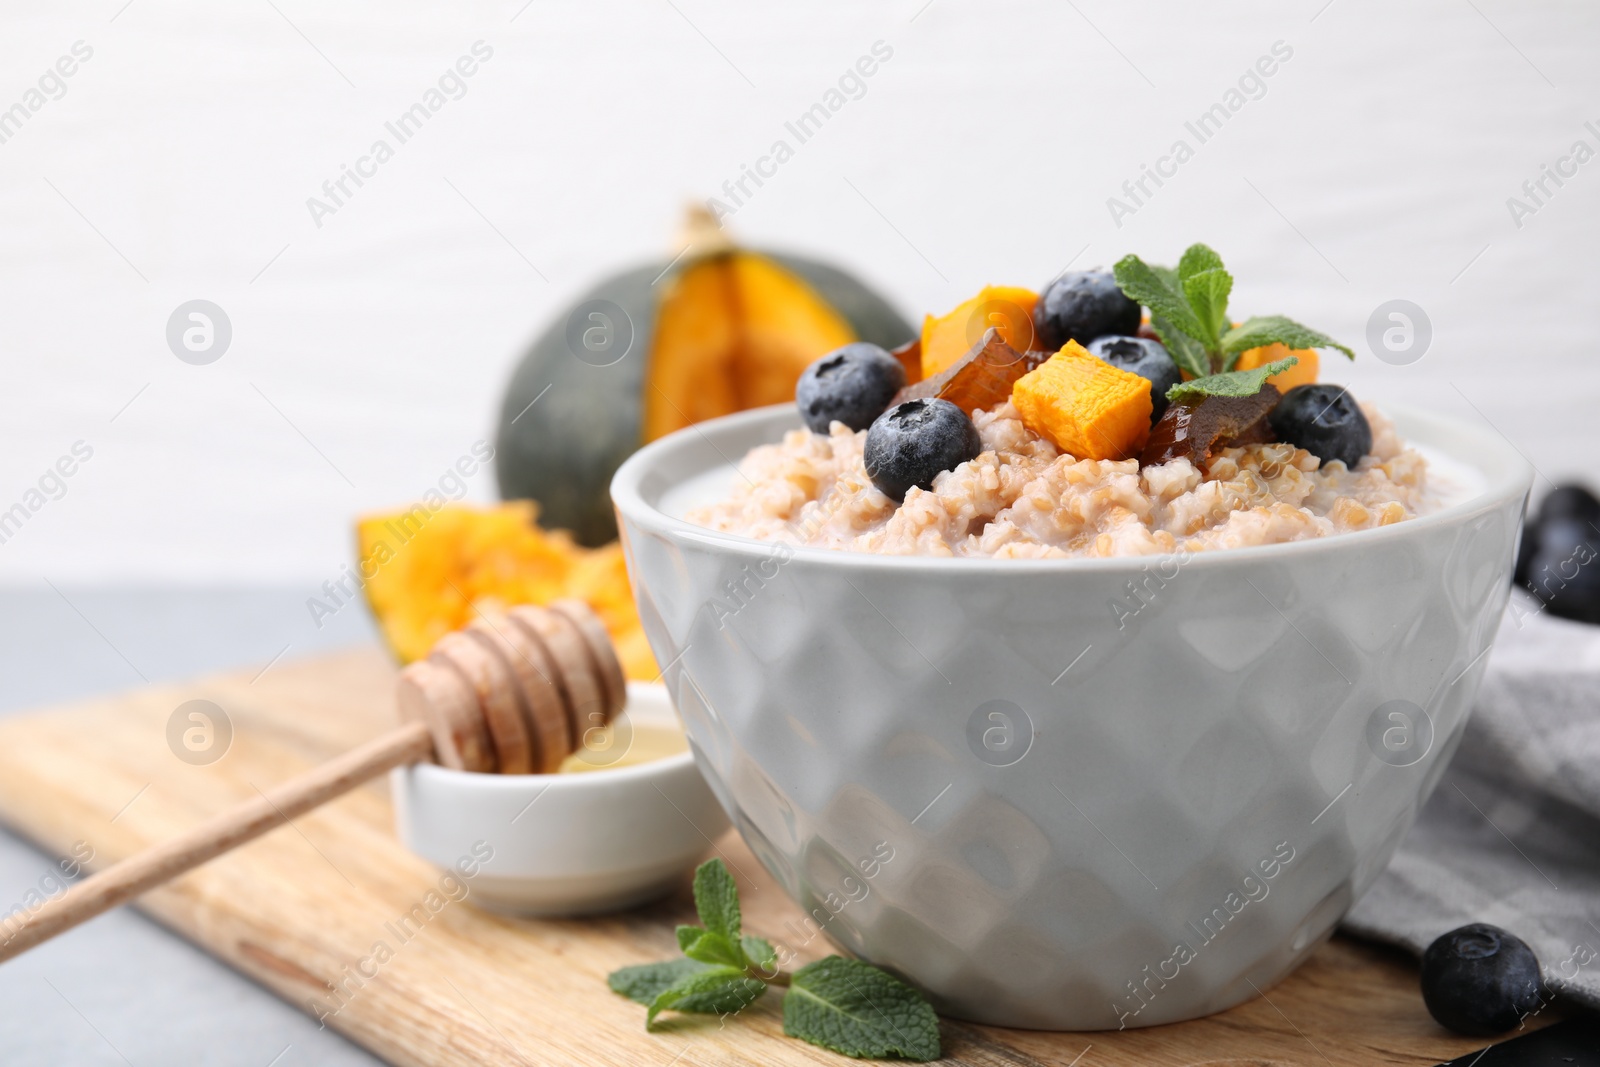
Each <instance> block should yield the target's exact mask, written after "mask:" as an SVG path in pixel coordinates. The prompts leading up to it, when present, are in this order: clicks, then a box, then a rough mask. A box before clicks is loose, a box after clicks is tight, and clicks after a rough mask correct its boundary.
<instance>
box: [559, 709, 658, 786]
mask: <svg viewBox="0 0 1600 1067" xmlns="http://www.w3.org/2000/svg"><path fill="white" fill-rule="evenodd" d="M688 750H689V741H688V738H686V737H684V735H683V731H682V730H680V729H678V728H677V727H676V726H667V725H661V724H657V723H633V722H630V721H628V719H627V718H626V717H624V718H622V719H620V720H617V721H615V722H611V723H608V724H606V725H605V726H597V727H594V728H593V729H590V730H588V731H586V732H585V733H584V736H583V747H581V748H579V749H578V751H576V752H574V753H573V754H572V755H570V756H568V757H567V758H566V759H564V760H562V761H561V767H560V769H559V770H558V771H557V773H559V774H580V773H583V772H587V771H606V770H612V769H614V768H617V767H636V766H638V765H639V764H641V763H651V762H654V761H655V760H659V759H666V758H667V757H668V756H676V755H678V754H679V753H681V752H687V751H688Z"/></svg>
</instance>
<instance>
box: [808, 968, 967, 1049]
mask: <svg viewBox="0 0 1600 1067" xmlns="http://www.w3.org/2000/svg"><path fill="white" fill-rule="evenodd" d="M783 1032H784V1033H786V1034H788V1035H789V1036H790V1037H798V1038H800V1039H801V1040H802V1041H809V1042H811V1043H812V1044H813V1045H821V1046H822V1047H823V1048H829V1049H832V1050H833V1051H835V1052H842V1053H843V1054H844V1055H846V1056H855V1057H857V1058H863V1059H887V1058H889V1057H898V1058H903V1059H908V1060H917V1061H927V1060H933V1059H938V1058H939V1019H938V1017H937V1016H936V1015H934V1013H933V1009H932V1008H931V1007H929V1006H928V1002H927V1001H925V1000H923V999H922V994H920V993H918V992H917V991H916V990H915V989H913V988H911V987H910V986H908V985H906V984H905V983H904V982H902V981H900V980H899V979H898V978H894V977H891V976H890V975H887V974H885V973H884V972H882V971H880V970H878V969H877V968H876V967H873V966H871V965H870V964H866V963H862V962H861V961H860V960H852V959H845V958H844V957H843V956H829V957H828V958H827V959H823V960H818V961H817V962H816V963H812V964H808V965H806V966H805V967H802V968H800V969H799V970H798V971H796V972H795V973H794V978H793V979H792V980H791V982H790V984H789V992H788V993H786V994H784V998H783Z"/></svg>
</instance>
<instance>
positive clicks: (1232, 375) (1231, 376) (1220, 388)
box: [1167, 356, 1300, 404]
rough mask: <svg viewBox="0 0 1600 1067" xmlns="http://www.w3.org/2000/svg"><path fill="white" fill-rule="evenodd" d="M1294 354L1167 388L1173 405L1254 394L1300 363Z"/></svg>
mask: <svg viewBox="0 0 1600 1067" xmlns="http://www.w3.org/2000/svg"><path fill="white" fill-rule="evenodd" d="M1299 362H1300V360H1299V359H1297V358H1295V357H1294V356H1290V357H1289V358H1288V359H1279V360H1274V361H1273V362H1271V363H1268V364H1265V365H1264V366H1260V367H1257V368H1255V369H1254V370H1230V371H1223V372H1222V373H1221V374H1211V375H1207V376H1206V377H1204V378H1196V379H1195V380H1194V381H1192V382H1179V383H1178V384H1177V385H1174V386H1173V387H1172V388H1171V389H1168V390H1167V399H1168V400H1169V401H1171V402H1172V403H1174V404H1193V403H1196V402H1198V401H1200V400H1204V399H1205V398H1206V397H1208V396H1255V395H1256V394H1257V393H1259V392H1261V387H1262V386H1264V385H1266V384H1267V379H1268V378H1270V377H1272V376H1273V375H1274V374H1281V373H1283V372H1284V371H1286V370H1288V369H1289V368H1290V367H1292V366H1294V365H1295V364H1296V363H1299Z"/></svg>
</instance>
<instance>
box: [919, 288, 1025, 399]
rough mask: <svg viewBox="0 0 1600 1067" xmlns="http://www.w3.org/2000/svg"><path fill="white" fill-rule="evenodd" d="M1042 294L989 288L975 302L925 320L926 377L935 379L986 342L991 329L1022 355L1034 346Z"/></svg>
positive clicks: (974, 299) (924, 365)
mask: <svg viewBox="0 0 1600 1067" xmlns="http://www.w3.org/2000/svg"><path fill="white" fill-rule="evenodd" d="M1038 302H1039V294H1038V293H1035V292H1034V291H1033V290H1031V289H1019V288H1016V287H1014V286H1007V285H986V286H984V287H983V289H981V290H980V291H979V292H978V295H977V296H975V297H973V298H972V299H971V300H968V301H966V302H965V303H963V304H961V305H960V306H958V307H957V308H956V309H955V310H954V311H952V312H950V313H949V314H947V315H944V316H941V317H939V318H934V317H933V316H932V315H929V316H927V317H925V318H924V319H923V320H922V377H924V378H932V377H933V376H934V375H935V374H938V373H939V372H940V371H943V370H945V369H946V368H947V367H949V366H950V365H951V364H952V363H956V362H958V361H959V360H960V359H961V357H963V356H965V355H966V354H967V353H968V352H970V351H972V349H973V348H974V347H975V346H976V345H977V344H979V343H980V342H981V341H982V340H983V334H984V331H986V330H988V329H990V328H991V327H994V328H997V329H999V331H1000V336H1001V338H1003V339H1004V340H1005V342H1006V344H1008V345H1010V346H1011V347H1012V348H1015V349H1016V350H1017V351H1018V352H1026V351H1028V350H1029V349H1031V348H1033V347H1034V337H1033V305H1034V304H1036V303H1038Z"/></svg>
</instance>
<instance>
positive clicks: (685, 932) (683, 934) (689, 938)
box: [677, 926, 706, 956]
mask: <svg viewBox="0 0 1600 1067" xmlns="http://www.w3.org/2000/svg"><path fill="white" fill-rule="evenodd" d="M705 932H706V929H705V927H703V926H679V927H678V929H677V934H678V951H679V952H682V953H683V954H684V955H686V956H687V955H688V954H689V946H690V945H692V944H694V943H695V942H696V941H698V940H700V935H701V934H704V933H705Z"/></svg>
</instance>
